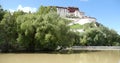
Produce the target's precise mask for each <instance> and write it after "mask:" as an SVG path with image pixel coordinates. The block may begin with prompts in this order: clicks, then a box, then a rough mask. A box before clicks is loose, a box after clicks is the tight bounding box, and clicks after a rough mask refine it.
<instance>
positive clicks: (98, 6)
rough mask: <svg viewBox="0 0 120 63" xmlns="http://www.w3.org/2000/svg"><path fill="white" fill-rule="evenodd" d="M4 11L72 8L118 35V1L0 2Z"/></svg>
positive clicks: (119, 29) (119, 26) (1, 0)
mask: <svg viewBox="0 0 120 63" xmlns="http://www.w3.org/2000/svg"><path fill="white" fill-rule="evenodd" d="M0 4H1V5H2V6H3V8H4V9H7V10H10V11H14V10H17V9H22V10H24V11H26V12H27V11H28V10H31V11H32V12H35V11H36V10H37V9H38V8H39V7H40V6H41V5H44V6H65V7H68V6H74V7H79V9H80V11H83V12H85V14H86V15H88V16H91V17H95V18H96V19H97V21H98V22H99V23H102V24H103V25H105V26H107V27H109V28H111V29H114V30H116V31H117V32H118V33H119V34H120V0H0Z"/></svg>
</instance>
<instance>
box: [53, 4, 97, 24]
mask: <svg viewBox="0 0 120 63" xmlns="http://www.w3.org/2000/svg"><path fill="white" fill-rule="evenodd" d="M51 7H56V9H57V14H58V15H60V16H61V17H64V18H67V19H68V20H72V21H73V22H72V24H81V25H83V24H85V23H91V22H96V18H94V17H90V16H85V13H84V12H82V11H80V10H79V8H78V7H60V6H51Z"/></svg>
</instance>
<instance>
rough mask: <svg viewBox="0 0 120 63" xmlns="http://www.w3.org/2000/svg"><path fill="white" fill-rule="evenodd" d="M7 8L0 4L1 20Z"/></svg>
mask: <svg viewBox="0 0 120 63" xmlns="http://www.w3.org/2000/svg"><path fill="white" fill-rule="evenodd" d="M5 12H6V11H5V10H4V9H3V8H2V6H1V5H0V21H1V20H2V19H3V16H4V14H5Z"/></svg>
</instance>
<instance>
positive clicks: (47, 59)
mask: <svg viewBox="0 0 120 63" xmlns="http://www.w3.org/2000/svg"><path fill="white" fill-rule="evenodd" d="M0 63H120V50H119V51H118V50H113V51H97V52H85V53H76V54H74V53H73V54H47V53H33V54H27V53H26V54H25V53H21V54H19V53H18V54H14V53H9V54H3V53H1V54H0Z"/></svg>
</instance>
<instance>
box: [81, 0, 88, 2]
mask: <svg viewBox="0 0 120 63" xmlns="http://www.w3.org/2000/svg"><path fill="white" fill-rule="evenodd" d="M80 1H81V2H87V1H88V0H80Z"/></svg>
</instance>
